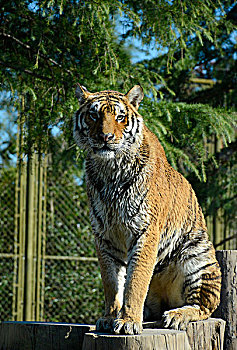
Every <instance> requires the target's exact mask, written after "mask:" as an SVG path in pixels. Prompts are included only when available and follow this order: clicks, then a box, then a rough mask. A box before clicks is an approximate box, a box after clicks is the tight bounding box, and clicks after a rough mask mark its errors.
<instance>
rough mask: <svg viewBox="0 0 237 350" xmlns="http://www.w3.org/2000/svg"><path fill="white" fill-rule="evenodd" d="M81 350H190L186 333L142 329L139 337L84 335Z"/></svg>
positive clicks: (94, 333)
mask: <svg viewBox="0 0 237 350" xmlns="http://www.w3.org/2000/svg"><path fill="white" fill-rule="evenodd" d="M82 349H83V350H112V349H116V350H141V349H142V350H173V349H175V350H191V347H190V345H189V342H188V337H187V334H186V332H180V331H174V330H171V329H167V330H166V329H144V331H143V332H142V334H140V335H109V334H102V333H96V332H93V333H86V334H85V337H84V343H83V348H82Z"/></svg>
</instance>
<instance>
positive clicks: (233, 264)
mask: <svg viewBox="0 0 237 350" xmlns="http://www.w3.org/2000/svg"><path fill="white" fill-rule="evenodd" d="M216 257H217V260H218V262H219V264H220V267H221V272H222V286H221V301H220V305H219V307H218V309H217V310H216V311H215V312H214V314H213V317H218V318H222V319H223V320H225V321H226V330H225V339H224V349H225V350H237V250H219V251H216Z"/></svg>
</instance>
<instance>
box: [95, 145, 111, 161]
mask: <svg viewBox="0 0 237 350" xmlns="http://www.w3.org/2000/svg"><path fill="white" fill-rule="evenodd" d="M92 150H93V152H94V154H96V155H98V156H100V157H105V158H113V157H114V154H115V151H116V149H112V148H110V147H109V145H107V144H104V145H102V146H101V147H92Z"/></svg>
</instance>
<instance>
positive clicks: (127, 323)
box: [112, 318, 142, 335]
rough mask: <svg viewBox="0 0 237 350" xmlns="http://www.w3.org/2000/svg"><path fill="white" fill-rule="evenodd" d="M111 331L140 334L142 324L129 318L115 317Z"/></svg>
mask: <svg viewBox="0 0 237 350" xmlns="http://www.w3.org/2000/svg"><path fill="white" fill-rule="evenodd" d="M112 328H113V333H115V334H130V335H132V334H141V332H142V324H141V323H140V322H135V321H132V320H129V319H122V318H116V319H115V320H114V322H113V326H112Z"/></svg>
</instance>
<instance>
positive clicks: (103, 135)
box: [100, 132, 114, 142]
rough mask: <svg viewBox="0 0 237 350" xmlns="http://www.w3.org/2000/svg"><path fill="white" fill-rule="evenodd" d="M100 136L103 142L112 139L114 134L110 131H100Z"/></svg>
mask: <svg viewBox="0 0 237 350" xmlns="http://www.w3.org/2000/svg"><path fill="white" fill-rule="evenodd" d="M100 137H101V138H102V140H103V141H104V142H108V141H110V140H113V138H114V134H112V133H111V132H110V133H108V134H104V133H103V132H102V133H100Z"/></svg>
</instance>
